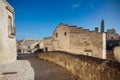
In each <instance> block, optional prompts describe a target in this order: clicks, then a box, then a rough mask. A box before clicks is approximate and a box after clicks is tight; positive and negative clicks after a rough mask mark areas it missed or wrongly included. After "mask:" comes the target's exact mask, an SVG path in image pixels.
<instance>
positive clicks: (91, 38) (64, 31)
mask: <svg viewBox="0 0 120 80" xmlns="http://www.w3.org/2000/svg"><path fill="white" fill-rule="evenodd" d="M51 42H52V43H53V48H54V49H53V50H55V51H58V50H59V51H67V52H71V53H75V54H84V55H89V56H94V57H99V58H104V59H105V58H106V35H105V33H99V32H97V31H89V30H88V29H82V27H81V28H80V27H76V26H69V25H65V24H60V25H58V27H57V28H56V29H55V31H54V33H53V40H52V41H51Z"/></svg>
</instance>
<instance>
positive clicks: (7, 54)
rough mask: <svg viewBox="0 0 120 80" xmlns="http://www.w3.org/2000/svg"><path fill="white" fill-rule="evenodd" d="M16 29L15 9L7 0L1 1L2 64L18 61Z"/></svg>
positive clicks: (0, 41)
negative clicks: (9, 18)
mask: <svg viewBox="0 0 120 80" xmlns="http://www.w3.org/2000/svg"><path fill="white" fill-rule="evenodd" d="M8 16H10V17H11V26H9V23H8ZM14 29H15V28H14V9H13V8H12V7H11V6H10V5H9V4H8V3H7V2H6V0H0V64H5V63H8V62H12V61H14V60H16V55H17V53H16V40H15V39H16V37H15V31H14Z"/></svg>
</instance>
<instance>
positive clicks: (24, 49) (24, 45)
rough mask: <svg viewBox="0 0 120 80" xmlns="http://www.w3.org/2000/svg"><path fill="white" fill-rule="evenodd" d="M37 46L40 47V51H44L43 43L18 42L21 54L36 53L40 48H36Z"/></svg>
mask: <svg viewBox="0 0 120 80" xmlns="http://www.w3.org/2000/svg"><path fill="white" fill-rule="evenodd" d="M36 45H39V49H43V41H42V40H37V39H25V40H23V41H20V42H18V46H17V47H19V50H21V53H34V51H35V50H36V49H38V48H35V46H36Z"/></svg>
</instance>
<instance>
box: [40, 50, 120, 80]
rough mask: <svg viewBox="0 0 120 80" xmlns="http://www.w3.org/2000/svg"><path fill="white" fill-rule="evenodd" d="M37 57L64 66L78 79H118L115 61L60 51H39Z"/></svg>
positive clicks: (118, 67) (119, 78)
mask: <svg viewBox="0 0 120 80" xmlns="http://www.w3.org/2000/svg"><path fill="white" fill-rule="evenodd" d="M38 58H39V59H43V60H47V61H49V62H53V63H55V64H58V65H60V66H62V67H63V68H66V69H67V70H69V71H70V72H72V73H73V75H74V76H76V77H78V80H79V79H80V80H120V63H119V62H116V61H110V60H105V59H100V58H95V57H90V56H84V55H74V54H70V53H67V52H60V51H56V52H55V51H54V52H46V53H41V54H39V55H38Z"/></svg>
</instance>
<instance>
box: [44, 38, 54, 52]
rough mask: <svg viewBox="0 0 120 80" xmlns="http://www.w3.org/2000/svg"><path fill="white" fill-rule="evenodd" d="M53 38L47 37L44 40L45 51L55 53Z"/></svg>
mask: <svg viewBox="0 0 120 80" xmlns="http://www.w3.org/2000/svg"><path fill="white" fill-rule="evenodd" d="M52 39H53V38H52V37H46V38H44V39H43V46H44V51H53V44H52Z"/></svg>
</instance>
